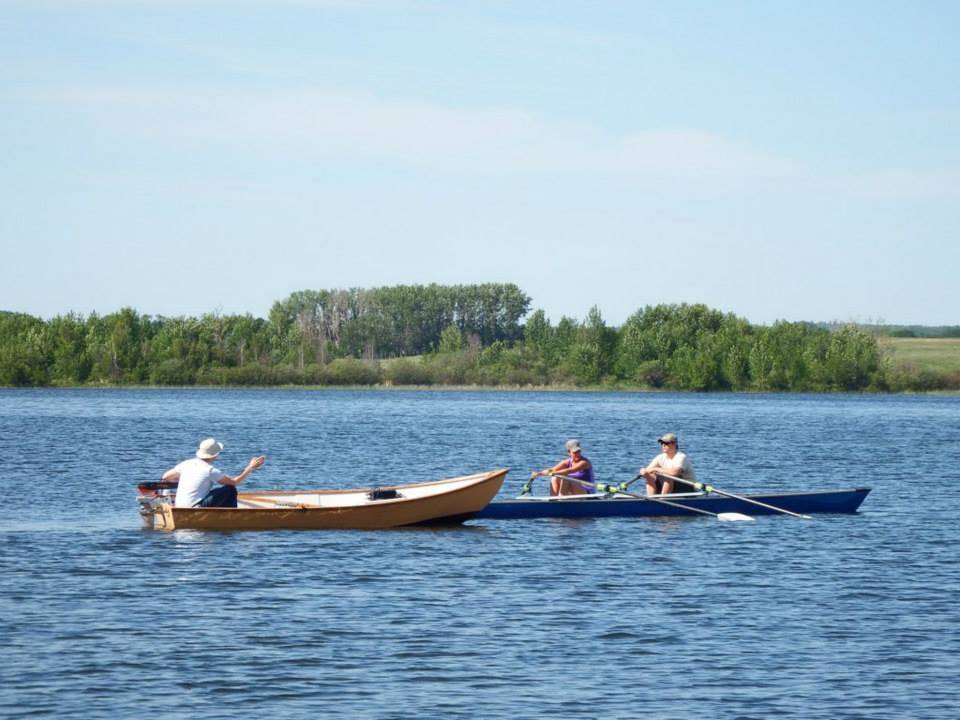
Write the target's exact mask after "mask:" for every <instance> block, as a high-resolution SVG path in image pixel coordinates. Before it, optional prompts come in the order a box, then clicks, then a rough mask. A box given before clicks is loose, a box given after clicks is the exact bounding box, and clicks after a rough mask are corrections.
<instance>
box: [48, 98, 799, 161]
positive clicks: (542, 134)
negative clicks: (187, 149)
mask: <svg viewBox="0 0 960 720" xmlns="http://www.w3.org/2000/svg"><path fill="white" fill-rule="evenodd" d="M47 99H48V100H49V101H52V102H56V103H58V104H59V105H61V106H63V108H64V109H65V111H66V112H69V113H73V114H78V115H81V116H85V117H87V118H90V119H92V120H94V121H95V122H97V123H98V124H100V125H103V126H107V127H109V128H110V129H111V130H112V131H114V132H118V133H121V134H124V135H137V134H140V135H144V136H149V137H150V138H152V139H153V140H155V141H156V140H159V141H163V142H167V143H175V144H186V145H190V144H193V143H197V144H202V145H204V146H210V145H213V146H234V145H236V146H242V147H244V148H249V149H251V150H254V149H255V150H257V151H259V152H265V153H288V152H290V153H296V154H298V155H300V156H303V155H307V156H317V157H341V158H350V157H353V158H358V159H364V158H378V159H386V160H400V161H403V162H407V163H413V164H421V165H425V166H456V167H457V168H460V169H471V168H472V169H476V170H483V171H490V170H494V171H496V170H503V171H558V172H562V171H588V172H606V173H628V174H637V175H645V176H651V177H659V176H671V177H679V178H689V179H709V180H716V179H725V178H727V179H729V178H771V177H777V178H783V177H788V176H790V175H791V174H793V173H795V172H796V168H795V167H794V165H793V164H792V163H791V162H790V161H789V160H787V159H784V158H778V157H775V156H772V155H769V154H767V153H764V152H762V151H759V150H757V149H755V148H751V147H750V146H748V145H746V144H743V143H740V142H737V141H734V140H732V139H729V138H725V137H723V136H722V135H720V134H717V133H713V132H710V131H707V130H697V129H649V130H638V131H635V132H630V133H626V134H622V135H617V134H614V133H611V132H609V131H605V130H603V129H601V128H599V127H594V126H589V125H584V124H573V123H563V122H556V121H551V120H549V119H547V118H545V117H542V116H539V115H537V114H536V113H533V112H530V111H527V110H524V109H518V108H511V107H482V108H463V107H451V106H445V105H441V104H436V103H430V102H423V101H415V100H406V99H395V98H382V97H376V96H371V95H344V94H338V93H322V92H317V91H313V90H310V91H303V92H290V91H284V92H271V91H264V92H258V93H250V92H230V91H226V92H225V91H223V90H220V89H190V90H184V89H156V88H154V89H135V88H134V89H131V88H89V89H78V88H72V89H68V90H63V91H60V92H56V93H54V94H53V95H49V96H48V98H47Z"/></svg>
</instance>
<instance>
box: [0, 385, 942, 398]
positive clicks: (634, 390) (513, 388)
mask: <svg viewBox="0 0 960 720" xmlns="http://www.w3.org/2000/svg"><path fill="white" fill-rule="evenodd" d="M4 390H38V391H44V390H92V391H96V390H149V391H163V390H197V391H209V390H226V391H231V390H253V391H266V390H287V391H291V390H308V391H311V392H327V391H351V392H358V391H363V392H411V391H412V392H437V393H443V392H491V393H493V392H516V393H523V392H531V393H582V394H585V395H599V394H604V393H611V394H614V393H624V394H637V395H665V394H676V395H714V396H716V395H783V396H788V395H849V396H856V395H861V396H862V395H868V396H871V397H881V396H889V397H896V396H904V395H915V396H923V397H928V396H934V397H939V396H944V397H952V396H960V390H896V391H892V390H890V391H887V390H682V389H670V388H642V387H609V386H594V385H591V386H576V385H384V384H377V385H292V384H287V385H126V384H100V383H97V384H84V385H44V386H32V387H18V386H15V385H0V392H2V391H4Z"/></svg>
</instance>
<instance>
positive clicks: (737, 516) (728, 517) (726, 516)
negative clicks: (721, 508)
mask: <svg viewBox="0 0 960 720" xmlns="http://www.w3.org/2000/svg"><path fill="white" fill-rule="evenodd" d="M717 520H723V521H726V522H736V521H737V520H749V521H750V522H753V518H752V517H750V516H749V515H744V514H742V513H718V514H717Z"/></svg>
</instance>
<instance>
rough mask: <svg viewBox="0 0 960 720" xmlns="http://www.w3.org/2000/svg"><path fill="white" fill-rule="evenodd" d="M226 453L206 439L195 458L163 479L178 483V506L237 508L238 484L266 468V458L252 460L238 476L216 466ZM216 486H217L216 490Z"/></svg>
mask: <svg viewBox="0 0 960 720" xmlns="http://www.w3.org/2000/svg"><path fill="white" fill-rule="evenodd" d="M222 450H223V443H221V442H217V441H216V440H214V439H213V438H207V439H206V440H204V441H203V442H202V443H200V447H199V448H197V452H196V457H192V458H189V459H188V460H184V461H183V462H182V463H180V464H179V465H177V466H176V467H173V468H170V469H169V470H167V471H166V472H165V473H164V474H163V477H162V478H161V479H162V480H166V481H179V482H178V485H177V500H176V503H175V507H233V508H235V507H236V506H237V485H239V484H240V483H242V482H243V481H244V480H246V479H247V476H248V475H249V474H250V473H252V472H253V471H254V470H256V469H257V468H259V467H262V466H263V463H265V462H266V460H267V459H266V458H265V457H264V456H263V455H261V456H259V457H253V458H250V462H248V463H247V467H246V468H244V470H243V472H241V473H240V474H239V475H237V476H235V477H231V476H230V475H227V474H226V473H225V472H223V471H222V470H219V469H218V468H216V467H214V466H213V461H214V460H216V459H217V456H218V455H220V452H221V451H222ZM215 484H217V485H218V486H217V487H215Z"/></svg>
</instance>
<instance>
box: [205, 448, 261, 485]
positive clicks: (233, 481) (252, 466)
mask: <svg viewBox="0 0 960 720" xmlns="http://www.w3.org/2000/svg"><path fill="white" fill-rule="evenodd" d="M266 461H267V458H266V457H265V456H263V455H260V456H259V457H253V458H250V462H248V463H247V466H246V467H245V468H244V469H243V472H242V473H240V474H239V475H236V476H234V477H231V476H230V475H224V476H223V477H222V478H220V479H219V480H218V481H217V482H219V483H220V484H221V485H239V484H240V483H242V482H243V481H244V480H246V479H247V476H249V475H250V473H252V472H253V471H254V470H256V469H257V468H259V467H263V464H264V463H265V462H266Z"/></svg>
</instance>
